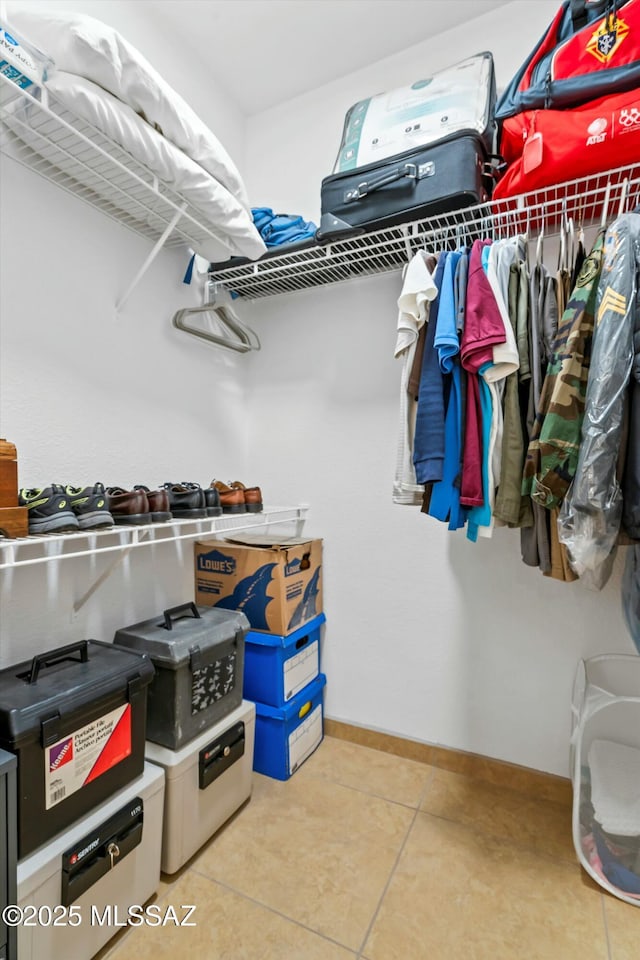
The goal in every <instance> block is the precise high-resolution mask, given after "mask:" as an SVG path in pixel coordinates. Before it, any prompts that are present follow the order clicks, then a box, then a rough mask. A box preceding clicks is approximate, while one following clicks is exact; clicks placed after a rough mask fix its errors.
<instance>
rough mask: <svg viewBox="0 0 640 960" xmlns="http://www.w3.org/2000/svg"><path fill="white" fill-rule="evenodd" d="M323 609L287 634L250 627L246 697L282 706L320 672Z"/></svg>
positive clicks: (245, 683)
mask: <svg viewBox="0 0 640 960" xmlns="http://www.w3.org/2000/svg"><path fill="white" fill-rule="evenodd" d="M324 622H325V615H324V613H319V614H318V616H317V617H314V618H313V620H310V621H309V623H305V625H304V627H299V629H298V630H295V631H294V633H290V634H289V635H288V636H284V637H283V636H280V634H277V633H258V631H256V630H249V632H248V633H247V635H246V637H245V647H244V657H245V659H244V687H243V696H244V699H245V700H253V701H255V702H257V703H258V702H259V703H266V704H269V706H271V707H283V706H284V705H285V703H288V702H289V700H292V699H293V697H295V695H296V694H297V693H300V691H301V690H302V689H304V687H306V686H307V684H309V683H311V681H312V680H314V679H315V678H316V677H317V676H318V674H319V673H320V630H321V627H322V624H323V623H324Z"/></svg>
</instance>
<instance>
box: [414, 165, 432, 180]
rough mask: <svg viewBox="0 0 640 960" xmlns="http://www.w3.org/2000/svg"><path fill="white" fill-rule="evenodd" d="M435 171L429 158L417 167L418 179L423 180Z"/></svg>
mask: <svg viewBox="0 0 640 960" xmlns="http://www.w3.org/2000/svg"><path fill="white" fill-rule="evenodd" d="M435 172H436V165H435V163H434V162H433V160H429V162H428V163H421V164H420V166H419V167H418V180H423V179H424V177H432V176H433V175H434V173H435Z"/></svg>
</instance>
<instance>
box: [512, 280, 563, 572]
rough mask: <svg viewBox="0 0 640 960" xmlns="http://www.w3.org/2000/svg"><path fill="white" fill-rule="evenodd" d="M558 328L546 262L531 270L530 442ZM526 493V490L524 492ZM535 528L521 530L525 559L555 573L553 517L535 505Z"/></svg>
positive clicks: (528, 428) (533, 505) (554, 292)
mask: <svg viewBox="0 0 640 960" xmlns="http://www.w3.org/2000/svg"><path fill="white" fill-rule="evenodd" d="M557 329H558V303H557V299H556V291H555V282H554V279H553V277H552V276H551V274H550V273H549V270H548V269H547V267H546V266H545V265H544V263H542V262H538V263H536V265H535V267H534V268H533V270H532V271H531V277H530V284H529V368H530V370H531V380H530V383H529V396H528V404H527V417H526V424H527V443H528V442H529V440H530V439H531V435H532V431H533V425H534V422H535V413H536V409H537V407H538V404H539V403H540V394H541V392H542V384H543V381H544V376H545V373H546V367H547V362H548V360H549V357H550V356H551V353H552V350H553V341H554V339H555V335H556V332H557ZM523 492H525V493H526V491H523ZM531 509H532V514H533V525H532V526H531V527H523V528H522V529H521V531H520V546H521V551H522V560H523V562H524V563H526V564H527V565H528V566H533V567H540V569H541V570H542V572H543V573H550V572H551V552H550V546H549V515H548V513H547V511H546V510H544V509H543V508H542V507H541V506H540V505H539V504H537V503H535V502H533V503H532V505H531Z"/></svg>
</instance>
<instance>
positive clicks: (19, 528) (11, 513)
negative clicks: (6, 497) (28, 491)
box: [0, 507, 29, 539]
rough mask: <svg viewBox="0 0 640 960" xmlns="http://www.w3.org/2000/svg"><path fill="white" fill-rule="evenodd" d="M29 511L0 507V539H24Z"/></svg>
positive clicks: (23, 508) (26, 533)
mask: <svg viewBox="0 0 640 960" xmlns="http://www.w3.org/2000/svg"><path fill="white" fill-rule="evenodd" d="M28 533H29V511H28V510H27V508H26V507H0V537H9V539H13V538H14V537H26V536H27V535H28Z"/></svg>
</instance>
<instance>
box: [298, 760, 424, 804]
mask: <svg viewBox="0 0 640 960" xmlns="http://www.w3.org/2000/svg"><path fill="white" fill-rule="evenodd" d="M425 766H426V764H425ZM431 776H432V773H429V774H428V777H429V778H431ZM307 779H309V780H312V779H313V780H315V781H316V782H318V783H334V784H335V785H336V786H337V787H344V788H345V789H346V790H354V791H355V792H356V793H362V794H364V796H365V797H373V798H374V799H375V800H384V802H385V803H393V804H395V806H397V807H404V808H405V810H415V809H416V808H415V807H414V805H413V804H412V803H405V801H404V800H392V799H391V798H390V797H385V796H384V795H383V794H382V793H374V792H373V791H372V790H363V789H362V787H354V786H353V784H351V783H343V782H342V780H333V779H329V778H325V777H311V776H309V777H308V778H307ZM420 800H421V801H422V795H421V797H420Z"/></svg>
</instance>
